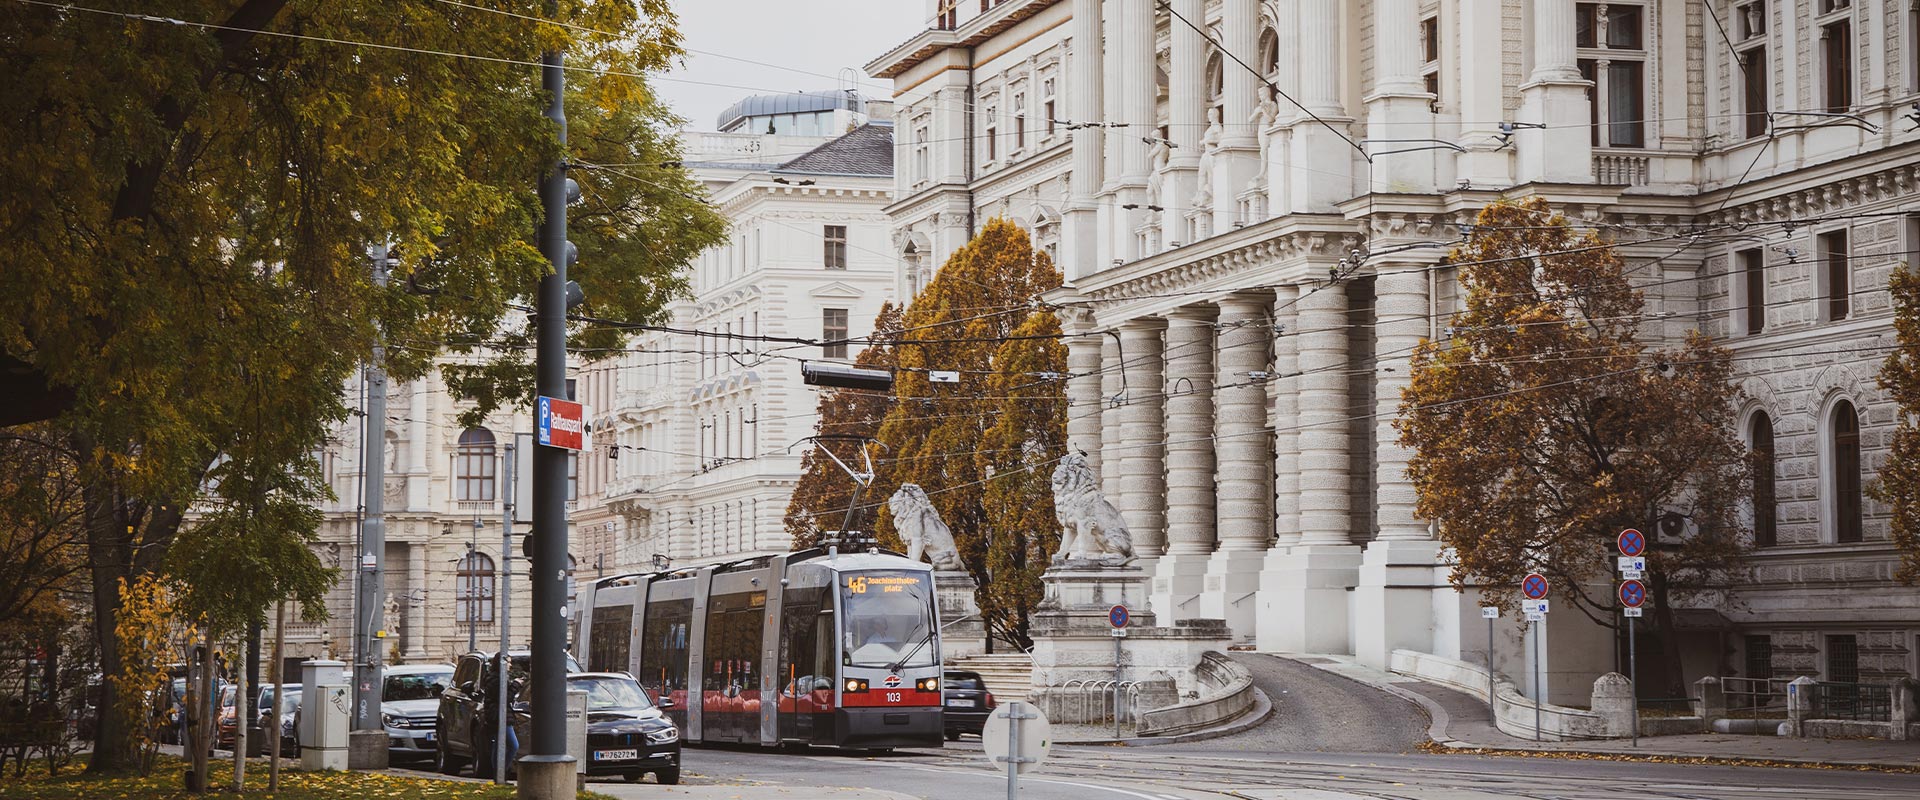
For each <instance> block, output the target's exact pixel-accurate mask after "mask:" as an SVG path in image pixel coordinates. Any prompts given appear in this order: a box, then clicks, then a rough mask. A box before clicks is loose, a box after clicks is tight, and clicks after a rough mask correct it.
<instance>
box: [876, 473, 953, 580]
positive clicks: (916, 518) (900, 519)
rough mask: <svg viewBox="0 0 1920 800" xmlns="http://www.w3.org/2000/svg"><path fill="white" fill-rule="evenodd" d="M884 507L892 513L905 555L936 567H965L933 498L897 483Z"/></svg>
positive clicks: (908, 484)
mask: <svg viewBox="0 0 1920 800" xmlns="http://www.w3.org/2000/svg"><path fill="white" fill-rule="evenodd" d="M887 509H888V510H889V511H891V512H893V528H894V530H896V531H899V532H900V539H901V540H902V541H904V542H906V543H907V558H911V559H913V560H915V561H919V560H920V559H921V558H922V557H925V558H926V561H927V563H929V564H932V565H933V568H934V569H938V570H960V569H965V568H966V567H965V566H964V565H962V564H961V563H960V549H959V548H958V547H955V546H954V544H953V531H952V529H950V528H948V527H947V523H946V521H945V520H942V519H940V512H939V511H938V510H936V509H935V508H934V507H933V501H932V500H929V499H927V493H926V492H925V491H924V490H922V489H921V488H920V487H919V486H918V485H915V484H911V483H903V484H900V488H899V490H897V491H895V492H894V493H893V496H892V497H889V498H887Z"/></svg>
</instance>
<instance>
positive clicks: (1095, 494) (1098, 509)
mask: <svg viewBox="0 0 1920 800" xmlns="http://www.w3.org/2000/svg"><path fill="white" fill-rule="evenodd" d="M1098 483H1099V479H1098V478H1097V477H1096V476H1095V475H1094V474H1093V467H1091V466H1088V464H1087V458H1086V456H1083V455H1080V454H1078V453H1073V454H1069V455H1068V456H1067V457H1066V458H1063V459H1060V465H1059V466H1057V467H1054V468H1053V511H1054V516H1055V517H1056V518H1057V519H1059V520H1060V529H1061V534H1060V550H1059V552H1058V553H1057V554H1055V555H1054V559H1055V560H1056V561H1060V560H1066V561H1075V560H1108V561H1125V560H1127V559H1130V558H1132V557H1133V535H1132V534H1130V533H1128V532H1127V523H1126V521H1125V520H1123V519H1121V518H1120V509H1117V508H1114V507H1113V504H1112V503H1109V502H1107V498H1106V497H1105V496H1103V495H1101V494H1100V489H1099V488H1098V486H1097V484H1098Z"/></svg>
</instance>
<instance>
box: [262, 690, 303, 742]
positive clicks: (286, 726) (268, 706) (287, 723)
mask: <svg viewBox="0 0 1920 800" xmlns="http://www.w3.org/2000/svg"><path fill="white" fill-rule="evenodd" d="M302 688H304V687H302V686H301V685H300V684H297V683H289V684H287V698H286V700H284V701H282V705H281V706H280V721H279V723H278V724H275V723H274V722H273V686H272V685H271V684H269V685H267V686H265V687H262V688H261V689H260V706H259V710H260V729H261V730H266V731H274V732H275V733H277V734H278V736H279V740H280V755H283V756H297V755H299V754H300V743H299V741H298V740H297V739H296V738H295V736H294V734H293V732H294V730H295V728H294V726H293V720H294V713H295V712H297V711H299V710H300V692H301V689H302ZM266 752H267V743H266V742H261V743H260V745H259V749H258V750H257V751H256V753H255V754H256V755H264V754H265V753H266Z"/></svg>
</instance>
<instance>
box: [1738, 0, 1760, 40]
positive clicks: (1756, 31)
mask: <svg viewBox="0 0 1920 800" xmlns="http://www.w3.org/2000/svg"><path fill="white" fill-rule="evenodd" d="M1735 16H1737V17H1738V18H1739V30H1740V41H1743V42H1744V41H1746V40H1748V39H1751V38H1753V37H1755V36H1764V35H1766V33H1767V2H1766V0H1757V2H1752V3H1748V4H1746V5H1744V6H1740V7H1739V9H1738V10H1737V11H1736V12H1735Z"/></svg>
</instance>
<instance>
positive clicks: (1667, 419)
mask: <svg viewBox="0 0 1920 800" xmlns="http://www.w3.org/2000/svg"><path fill="white" fill-rule="evenodd" d="M1452 259H1453V261H1454V262H1455V263H1458V264H1460V265H1461V266H1460V268H1459V270H1460V273H1459V274H1460V282H1461V284H1462V286H1463V288H1464V289H1465V292H1466V310H1465V311H1463V312H1461V313H1460V314H1458V315H1456V316H1455V317H1454V318H1453V323H1452V334H1451V338H1450V339H1448V340H1445V341H1429V342H1424V343H1423V344H1422V345H1421V347H1420V349H1419V350H1417V351H1416V352H1415V354H1414V356H1413V364H1412V383H1411V385H1410V386H1409V387H1408V388H1407V389H1406V390H1405V392H1404V394H1403V396H1402V403H1401V417H1400V419H1398V420H1397V421H1396V422H1395V425H1396V426H1397V427H1398V429H1399V431H1400V434H1401V439H1400V441H1401V442H1402V444H1403V445H1404V446H1406V447H1408V448H1410V449H1412V450H1413V457H1412V459H1411V461H1410V463H1409V466H1408V476H1409V477H1410V478H1411V479H1412V481H1413V484H1414V488H1415V490H1416V491H1417V493H1418V498H1419V499H1418V513H1419V515H1420V516H1421V517H1422V518H1425V519H1430V520H1434V521H1436V522H1437V523H1439V532H1440V538H1441V539H1442V540H1443V541H1444V542H1445V543H1446V544H1447V545H1448V546H1450V547H1452V548H1453V549H1454V551H1455V552H1457V553H1458V557H1459V561H1458V564H1457V566H1456V567H1455V569H1454V571H1453V576H1452V580H1453V582H1454V585H1455V586H1459V587H1465V586H1468V585H1471V584H1477V585H1478V586H1479V587H1480V588H1481V590H1482V591H1483V592H1487V593H1488V594H1489V596H1491V597H1494V598H1498V597H1502V596H1505V597H1511V596H1512V594H1513V592H1514V591H1515V590H1516V589H1517V588H1518V586H1519V584H1520V581H1521V579H1522V578H1523V577H1524V576H1525V575H1526V573H1528V572H1530V571H1536V570H1537V571H1540V572H1542V573H1545V574H1546V575H1547V576H1548V577H1549V578H1551V579H1552V581H1553V585H1554V587H1555V588H1556V589H1557V590H1558V591H1559V592H1560V594H1561V595H1562V596H1563V597H1564V599H1565V602H1564V604H1563V605H1562V606H1561V608H1563V609H1566V611H1562V612H1561V613H1570V612H1572V611H1578V612H1580V613H1583V614H1585V615H1586V616H1588V617H1590V618H1591V619H1593V620H1594V621H1595V622H1597V623H1599V624H1602V625H1607V626H1615V625H1617V624H1619V621H1618V619H1617V616H1616V614H1615V612H1614V610H1613V609H1614V598H1613V592H1612V582H1611V579H1612V577H1613V575H1614V562H1613V558H1612V556H1613V555H1615V554H1616V552H1617V551H1616V549H1615V545H1614V541H1615V538H1616V537H1617V536H1618V534H1619V532H1620V531H1621V530H1622V529H1624V528H1630V527H1631V528H1640V529H1642V530H1651V527H1650V526H1652V525H1653V523H1654V521H1655V519H1656V518H1657V517H1659V516H1662V515H1665V514H1679V515H1682V516H1683V517H1684V518H1685V519H1686V520H1688V521H1689V528H1690V529H1691V530H1692V533H1691V534H1689V535H1688V536H1687V537H1686V539H1685V542H1684V543H1683V544H1680V545H1678V546H1670V547H1657V548H1655V549H1654V550H1653V551H1651V552H1650V553H1649V557H1648V568H1649V574H1648V578H1649V581H1648V583H1649V589H1650V592H1651V598H1652V612H1651V614H1650V619H1651V621H1652V622H1653V623H1654V624H1653V626H1652V627H1653V629H1654V630H1653V631H1652V632H1653V633H1654V634H1655V635H1656V637H1657V640H1658V643H1659V648H1658V652H1657V654H1656V655H1655V657H1656V658H1658V659H1659V660H1660V662H1661V667H1662V669H1660V670H1642V671H1641V674H1642V675H1643V676H1649V675H1653V676H1657V677H1653V678H1650V679H1649V678H1644V677H1643V682H1646V683H1653V682H1654V681H1658V682H1659V683H1656V684H1654V685H1655V686H1657V687H1658V688H1650V689H1649V690H1648V691H1652V692H1667V693H1668V694H1665V695H1661V696H1667V697H1671V696H1676V695H1674V694H1673V693H1674V692H1679V691H1681V689H1682V688H1683V687H1682V686H1680V685H1679V684H1680V681H1681V677H1680V658H1679V655H1680V654H1679V648H1680V642H1679V638H1680V637H1679V633H1678V631H1677V629H1676V628H1675V627H1674V623H1673V619H1674V617H1673V610H1674V604H1675V603H1676V602H1678V601H1682V600H1685V599H1687V598H1689V597H1692V596H1696V595H1699V594H1701V593H1703V592H1709V591H1712V590H1715V589H1720V588H1724V587H1725V586H1726V585H1727V583H1728V582H1729V581H1730V580H1732V579H1733V577H1734V576H1735V575H1736V570H1737V564H1738V561H1737V559H1738V557H1739V556H1740V555H1741V554H1742V553H1743V552H1744V550H1745V544H1744V537H1745V532H1744V530H1743V527H1742V524H1741V522H1740V521H1739V518H1738V515H1737V508H1738V504H1739V502H1740V498H1742V497H1745V496H1746V492H1747V486H1748V483H1747V480H1748V475H1749V470H1748V467H1747V464H1746V458H1747V453H1746V449H1745V447H1744V446H1743V445H1742V444H1741V443H1740V440H1739V439H1738V437H1737V436H1736V434H1735V433H1734V427H1733V414H1734V408H1735V405H1736V404H1735V400H1736V399H1737V397H1738V391H1737V389H1736V388H1735V387H1734V385H1733V383H1732V381H1731V379H1730V378H1731V363H1730V361H1729V359H1728V355H1727V353H1726V351H1724V350H1721V349H1719V348H1717V347H1715V346H1714V345H1713V344H1712V343H1711V342H1709V341H1708V340H1707V339H1706V337H1705V336H1703V335H1700V334H1698V333H1695V334H1693V335H1690V336H1689V337H1688V339H1687V342H1686V343H1685V344H1684V345H1683V346H1681V347H1679V348H1676V349H1673V350H1667V351H1660V350H1653V349H1650V348H1648V347H1647V346H1646V345H1645V344H1644V343H1642V342H1640V341H1639V338H1638V334H1637V329H1638V326H1639V325H1640V323H1641V322H1642V321H1643V320H1645V319H1646V316H1645V314H1644V313H1643V310H1644V303H1643V300H1642V297H1641V295H1640V293H1639V292H1637V291H1635V290H1634V289H1633V287H1632V286H1631V285H1630V284H1629V283H1628V281H1627V277H1626V274H1625V271H1624V270H1623V269H1622V263H1621V260H1620V258H1619V257H1618V256H1616V255H1615V254H1614V252H1613V250H1612V248H1610V247H1608V246H1606V244H1605V243H1604V242H1602V241H1600V240H1599V239H1598V238H1597V237H1595V236H1594V235H1592V234H1585V235H1581V234H1577V233H1575V232H1574V231H1573V229H1572V228H1571V227H1569V226H1568V224H1567V222H1566V220H1565V219H1564V218H1563V217H1561V216H1559V215H1556V214H1553V213H1551V211H1550V210H1549V208H1548V207H1547V205H1546V203H1545V202H1544V201H1541V200H1538V199H1535V200H1530V201H1526V202H1523V203H1518V204H1511V203H1497V204H1494V205H1491V206H1488V207H1487V208H1486V209H1485V210H1484V211H1482V212H1481V214H1480V217H1479V227H1478V228H1477V229H1476V231H1475V233H1474V234H1473V235H1472V236H1471V237H1470V238H1469V239H1468V241H1467V242H1466V243H1465V244H1462V245H1460V246H1459V247H1457V248H1455V249H1454V252H1453V254H1452ZM1643 652H1645V649H1644V648H1643Z"/></svg>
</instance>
